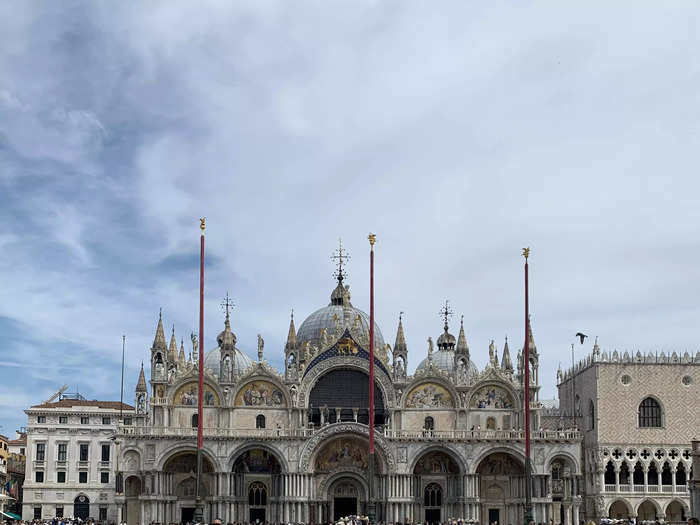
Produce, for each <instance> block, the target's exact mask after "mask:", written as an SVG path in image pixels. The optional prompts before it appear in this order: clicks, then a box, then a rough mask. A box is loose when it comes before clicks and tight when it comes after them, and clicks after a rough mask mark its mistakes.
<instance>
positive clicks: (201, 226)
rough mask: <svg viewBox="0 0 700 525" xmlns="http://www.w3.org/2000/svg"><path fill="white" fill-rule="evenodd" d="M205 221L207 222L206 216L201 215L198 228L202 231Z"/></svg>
mask: <svg viewBox="0 0 700 525" xmlns="http://www.w3.org/2000/svg"><path fill="white" fill-rule="evenodd" d="M206 222H207V218H206V217H202V218H201V219H199V229H200V230H202V231H204V228H206Z"/></svg>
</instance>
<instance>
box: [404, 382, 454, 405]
mask: <svg viewBox="0 0 700 525" xmlns="http://www.w3.org/2000/svg"><path fill="white" fill-rule="evenodd" d="M452 407H454V400H453V399H452V395H451V394H450V393H449V392H448V391H447V389H446V388H445V387H443V386H441V385H438V384H435V383H423V384H422V385H418V386H417V387H415V388H414V389H413V390H411V392H410V393H409V394H408V396H407V397H406V408H452Z"/></svg>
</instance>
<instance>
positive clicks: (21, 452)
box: [19, 447, 24, 456]
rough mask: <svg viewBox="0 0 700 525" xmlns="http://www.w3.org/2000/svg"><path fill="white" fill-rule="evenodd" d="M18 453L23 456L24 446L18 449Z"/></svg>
mask: <svg viewBox="0 0 700 525" xmlns="http://www.w3.org/2000/svg"><path fill="white" fill-rule="evenodd" d="M19 453H20V454H21V455H23V456H24V447H21V448H20V449H19Z"/></svg>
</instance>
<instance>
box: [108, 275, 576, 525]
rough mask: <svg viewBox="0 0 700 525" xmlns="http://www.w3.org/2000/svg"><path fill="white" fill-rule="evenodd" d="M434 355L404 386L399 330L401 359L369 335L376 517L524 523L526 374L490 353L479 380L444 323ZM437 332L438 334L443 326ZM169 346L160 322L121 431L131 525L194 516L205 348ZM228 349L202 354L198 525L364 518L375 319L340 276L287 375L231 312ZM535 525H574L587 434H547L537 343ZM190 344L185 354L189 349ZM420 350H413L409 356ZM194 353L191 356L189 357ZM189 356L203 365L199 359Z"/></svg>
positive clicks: (121, 469) (396, 347) (123, 494)
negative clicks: (240, 337)
mask: <svg viewBox="0 0 700 525" xmlns="http://www.w3.org/2000/svg"><path fill="white" fill-rule="evenodd" d="M444 313H445V315H444V323H443V326H442V330H441V332H442V333H440V334H439V337H437V340H436V342H435V344H434V343H433V340H432V339H428V342H427V347H428V351H427V356H421V357H425V358H424V359H423V360H422V361H421V362H420V364H419V365H418V367H417V369H416V372H415V374H413V375H407V373H406V368H407V363H408V359H409V355H408V354H409V352H408V348H409V346H408V344H407V341H406V339H405V337H404V329H403V325H402V320H401V318H400V317H399V320H398V327H397V329H396V337H395V340H394V344H393V347H392V346H390V345H389V344H387V343H386V342H385V340H384V337H383V335H382V332H381V330H380V329H379V327H378V326H375V330H374V334H375V377H376V384H375V394H374V395H375V402H376V413H375V422H376V429H377V430H376V454H375V462H376V463H375V469H374V471H375V474H376V475H375V478H374V479H373V480H372V483H374V494H375V499H376V502H377V520H378V521H382V522H387V523H395V522H402V523H417V522H425V521H428V522H440V521H445V520H447V519H448V518H451V517H455V518H457V517H461V518H463V519H465V520H469V519H470V520H473V521H478V522H482V523H490V522H494V521H497V522H498V523H503V524H508V523H518V522H520V521H521V516H522V513H523V504H524V499H525V498H524V488H525V478H524V432H523V430H522V429H523V427H524V424H523V417H522V404H523V391H524V388H523V376H524V373H523V366H524V365H523V363H522V359H521V356H520V352H518V353H517V355H511V351H510V350H509V348H508V342H507V341H505V344H504V346H503V347H502V349H501V351H500V354H501V357H500V359H499V355H498V354H499V351H498V349H497V348H496V346H495V344H494V342H491V344H490V346H489V348H488V353H489V362H488V365H487V366H486V367H485V369H484V370H481V371H479V370H478V369H477V367H476V366H475V365H474V363H473V362H472V360H471V359H470V349H469V345H468V343H467V338H466V336H465V330H464V326H463V322H462V323H461V325H460V327H459V331H458V335H457V337H455V336H454V335H453V334H452V333H450V326H449V322H448V321H449V316H448V314H449V310H448V308H447V305H446V308H445V311H444ZM436 328H437V327H436ZM192 339H193V341H192V345H193V350H194V351H193V352H192V353H189V352H186V350H185V348H184V345H183V343H182V342H181V343H180V347H179V348H178V345H177V340H176V336H175V332H174V330H173V334H172V336H171V337H170V342H169V344H168V341H167V340H166V336H165V332H164V329H163V321H162V319H161V318H159V320H158V325H157V328H156V334H155V339H154V341H153V345H152V348H151V349H150V382H149V383H150V388H149V385H148V384H147V382H146V377H145V374H144V370H143V368H142V370H141V374H140V376H139V379H138V384H137V387H136V400H135V401H136V403H135V405H136V416H135V418H134V419H133V420H132V421H128V423H131V424H130V425H123V426H121V427H120V430H119V434H118V439H119V443H120V448H119V454H118V465H117V470H118V477H119V479H120V480H121V482H120V483H119V485H122V483H123V486H122V490H119V489H118V493H117V497H116V503H117V504H118V505H119V507H120V509H121V512H120V514H122V517H123V519H124V520H125V521H127V522H128V523H129V524H135V523H150V522H157V523H171V522H186V521H189V520H191V519H192V515H193V512H194V507H195V499H194V498H195V484H196V483H195V479H196V478H195V472H196V451H195V446H196V440H195V436H196V433H197V426H198V424H199V421H198V420H197V395H198V394H197V392H198V389H197V380H198V363H197V360H196V355H197V351H196V350H197V348H196V345H197V341H196V339H195V338H192ZM217 342H218V345H217V347H216V348H213V349H211V350H209V351H207V352H206V353H205V360H204V367H205V368H204V377H205V386H204V393H203V396H204V399H203V405H204V410H203V421H202V422H201V424H202V425H203V433H204V461H203V472H204V475H203V488H202V492H203V494H202V495H203V501H204V505H205V510H204V519H205V521H210V520H212V519H213V518H214V517H219V518H221V519H222V520H223V521H224V523H226V522H255V521H256V520H260V522H264V521H269V522H284V523H289V522H303V523H325V522H329V521H331V520H334V519H337V518H338V517H340V516H346V515H352V514H363V513H366V503H367V498H368V485H367V483H368V480H367V467H368V410H367V406H368V398H369V386H368V383H369V382H368V370H369V353H368V350H369V317H368V315H367V314H366V313H365V312H363V311H361V310H359V309H358V308H355V307H354V306H353V305H352V302H351V296H350V287H349V286H347V285H345V284H344V282H343V273H342V267H341V271H340V272H339V273H338V276H337V285H336V286H335V288H334V289H333V290H332V291H331V293H330V302H329V303H328V305H327V306H324V307H322V308H320V309H318V310H316V311H315V312H313V313H312V314H310V315H309V316H308V317H307V318H306V319H305V320H304V321H303V322H302V323H301V325H300V326H299V329H298V330H297V328H296V325H295V321H294V317H293V316H292V319H291V321H290V323H289V333H288V336H287V341H286V344H285V346H284V355H285V366H284V370H283V371H278V370H277V369H275V368H272V367H271V366H270V365H269V364H268V363H267V362H266V361H265V359H264V355H263V352H264V342H263V340H262V339H261V338H260V337H259V338H258V349H257V360H253V359H251V358H250V357H248V355H246V353H244V352H243V351H242V350H240V349H239V348H238V347H237V338H236V335H235V333H234V331H233V330H232V328H231V324H230V318H229V314H228V309H227V310H226V319H225V322H224V326H223V330H222V331H221V333H220V334H219V335H218V337H217ZM529 344H530V363H528V366H530V367H531V374H530V377H531V378H532V379H531V380H532V387H531V392H532V403H531V405H532V414H533V423H532V428H533V429H537V430H534V431H533V445H532V457H533V469H534V477H533V491H534V496H533V504H534V511H535V520H536V521H537V522H545V521H547V520H549V519H550V518H553V519H554V522H555V523H564V522H566V523H574V524H576V523H578V522H579V510H580V506H581V504H582V502H581V496H580V493H581V491H580V486H579V484H580V479H581V465H580V460H579V458H580V450H581V435H580V433H579V432H577V431H571V430H568V431H564V430H561V429H559V430H542V418H543V414H544V411H543V407H542V404H541V403H539V402H538V398H539V377H538V352H537V347H536V345H535V341H534V338H533V337H532V331H531V337H530V341H529ZM188 346H189V345H188ZM416 347H420V348H425V344H424V343H421V344H416V345H415V346H414V347H413V348H416ZM188 354H189V357H188ZM193 356H194V357H193Z"/></svg>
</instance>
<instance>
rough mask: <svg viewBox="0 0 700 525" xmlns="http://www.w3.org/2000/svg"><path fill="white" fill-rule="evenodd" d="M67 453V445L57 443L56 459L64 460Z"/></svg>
mask: <svg viewBox="0 0 700 525" xmlns="http://www.w3.org/2000/svg"><path fill="white" fill-rule="evenodd" d="M67 453H68V445H67V444H66V443H59V444H58V458H57V459H58V461H65V460H66V455H67Z"/></svg>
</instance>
